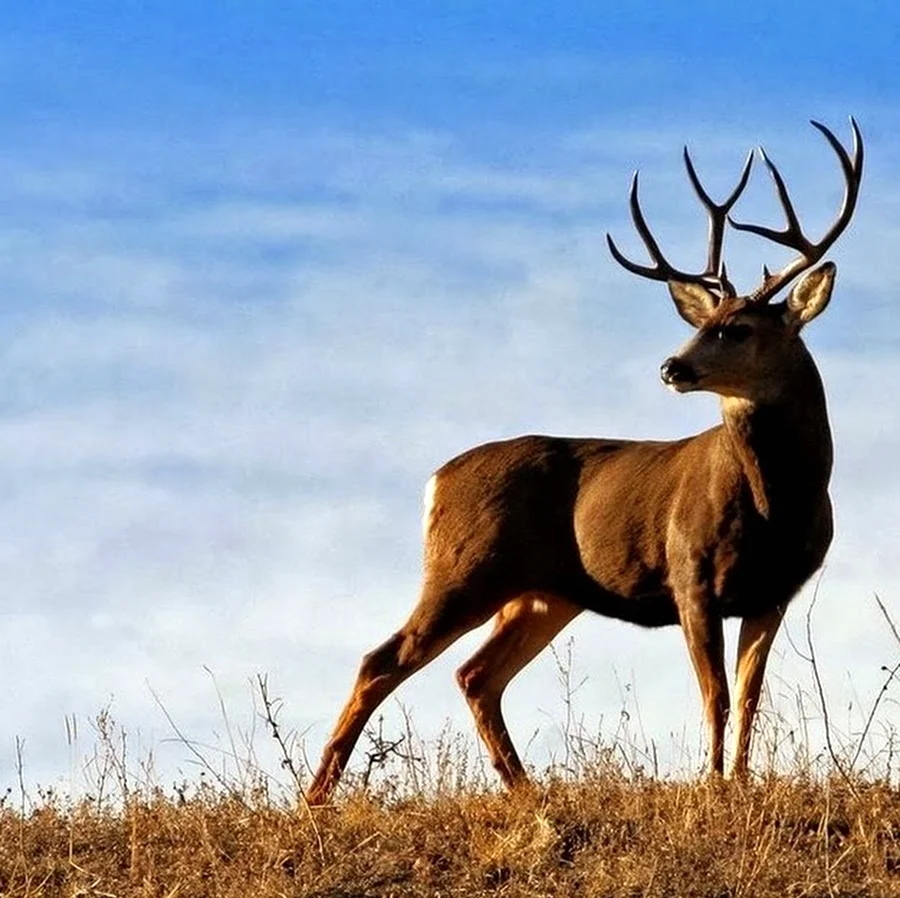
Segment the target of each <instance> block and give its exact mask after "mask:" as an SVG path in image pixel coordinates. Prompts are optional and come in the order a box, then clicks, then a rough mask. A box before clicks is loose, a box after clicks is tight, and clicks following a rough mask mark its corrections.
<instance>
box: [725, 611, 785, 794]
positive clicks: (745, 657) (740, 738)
mask: <svg viewBox="0 0 900 898" xmlns="http://www.w3.org/2000/svg"><path fill="white" fill-rule="evenodd" d="M783 616H784V607H779V608H775V609H774V610H772V611H770V612H768V614H763V615H761V616H760V617H752V618H749V617H748V618H746V619H745V620H744V621H743V622H742V623H741V635H740V640H739V642H738V651H737V676H736V683H735V702H734V710H735V716H736V717H737V721H736V727H735V731H734V759H733V760H732V762H731V771H730V775H731V776H733V777H744V776H746V775H747V768H748V762H749V759H750V737H751V735H752V733H753V718H754V716H755V715H756V709H757V706H758V705H759V694H760V692H761V690H762V684H763V675H764V674H765V671H766V659H767V658H768V657H769V649H770V648H771V647H772V642H773V641H774V639H775V634H776V633H777V632H778V627H779V626H780V624H781V619H782V617H783Z"/></svg>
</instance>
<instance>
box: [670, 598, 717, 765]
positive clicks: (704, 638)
mask: <svg viewBox="0 0 900 898" xmlns="http://www.w3.org/2000/svg"><path fill="white" fill-rule="evenodd" d="M681 628H682V630H683V631H684V637H685V639H686V641H687V647H688V653H689V654H690V656H691V662H692V663H693V665H694V671H695V672H696V674H697V679H698V681H699V682H700V693H701V695H702V698H703V710H704V713H705V715H706V725H707V729H708V732H709V766H708V769H709V773H710V774H711V775H721V774H722V772H723V769H724V760H725V721H726V720H727V718H728V679H727V677H726V675H725V639H724V635H723V632H722V620H721V618H719V617H716V616H714V615H711V614H710V613H709V612H708V611H707V610H706V609H705V608H704V609H702V610H700V609H698V610H691V611H688V612H687V613H685V612H682V614H681Z"/></svg>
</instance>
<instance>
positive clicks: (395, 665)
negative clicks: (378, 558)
mask: <svg viewBox="0 0 900 898" xmlns="http://www.w3.org/2000/svg"><path fill="white" fill-rule="evenodd" d="M502 603H503V600H502V598H501V599H499V600H497V601H495V602H493V603H491V602H485V601H478V600H477V599H476V598H475V597H474V596H472V595H471V594H469V593H467V592H465V591H463V590H447V589H439V588H435V587H432V586H430V585H429V584H428V583H426V584H425V587H424V588H423V590H422V595H421V597H420V599H419V603H418V605H417V606H416V607H415V609H414V610H413V612H412V614H411V615H410V618H409V620H408V621H407V622H406V623H405V624H404V625H403V626H402V627H401V628H400V629H399V630H398V631H397V632H396V633H395V634H394V635H393V636H391V638H390V639H388V640H387V641H386V642H384V643H382V644H381V645H380V646H378V648H376V649H374V650H373V651H371V652H369V654H367V655H366V656H365V657H364V658H363V660H362V664H361V665H360V668H359V673H358V674H357V677H356V683H355V684H354V686H353V691H352V692H351V693H350V698H349V700H348V701H347V704H346V705H345V706H344V710H343V712H342V713H341V716H340V717H339V718H338V722H337V724H336V725H335V728H334V731H333V732H332V735H331V739H330V740H329V741H328V744H327V745H326V746H325V750H324V752H323V753H322V760H321V762H320V763H319V768H318V770H317V771H316V774H315V776H314V777H313V780H312V783H311V784H310V786H309V789H308V790H307V793H306V800H307V801H308V802H309V804H311V805H320V804H324V803H325V802H326V801H327V800H328V796H329V795H330V794H331V792H332V790H333V789H334V787H335V786H336V785H337V783H338V780H339V779H340V777H341V773H342V772H343V770H344V767H345V766H346V764H347V761H348V759H349V757H350V754H351V752H352V751H353V747H354V746H355V745H356V742H357V740H358V739H359V737H360V734H361V733H362V731H363V728H364V727H365V725H366V723H367V721H368V720H369V718H370V717H371V716H372V714H373V712H374V711H375V709H376V708H377V707H378V706H379V705H380V704H381V703H382V702H383V701H384V700H385V699H386V698H387V697H388V696H389V695H390V694H391V693H392V692H393V691H394V690H395V689H396V688H397V687H398V686H399V685H400V684H401V683H402V682H403V681H404V680H406V679H407V678H408V677H410V676H412V674H414V673H415V672H416V671H417V670H419V669H420V668H422V667H424V666H425V665H426V664H428V663H429V661H433V660H434V659H435V658H436V657H437V656H438V655H440V653H441V652H443V651H444V649H446V648H447V647H448V646H450V645H451V644H452V643H453V642H455V641H456V640H457V639H459V637H460V636H462V635H463V634H464V633H467V632H468V631H469V630H472V629H474V628H475V627H477V626H479V625H481V624H483V623H484V622H485V621H486V620H488V619H489V618H490V617H491V615H492V614H493V613H494V612H495V611H496V610H497V608H498V606H499V605H501V604H502Z"/></svg>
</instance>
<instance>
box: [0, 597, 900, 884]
mask: <svg viewBox="0 0 900 898" xmlns="http://www.w3.org/2000/svg"><path fill="white" fill-rule="evenodd" d="M885 616H886V617H887V615H886V612H885ZM888 621H889V623H890V619H889V618H888ZM891 626H892V627H893V624H892V623H891ZM808 632H809V631H808ZM895 635H896V633H895ZM898 643H900V635H898ZM808 648H809V659H808V660H810V662H811V680H810V683H809V684H808V686H807V689H806V691H798V694H797V701H796V703H795V709H794V717H793V721H792V722H789V721H785V720H784V719H783V718H781V717H778V716H777V715H775V714H773V713H772V712H771V711H770V712H769V713H768V714H767V715H765V716H764V718H763V722H762V732H761V734H759V736H758V737H757V749H756V761H757V764H758V765H762V767H763V768H764V769H766V770H768V773H766V774H764V775H763V776H761V777H758V778H756V779H755V780H753V781H752V782H750V783H746V784H740V783H729V782H707V781H698V780H696V779H694V778H692V777H691V776H689V775H687V776H680V777H678V776H675V777H670V776H666V775H665V774H662V775H661V774H660V773H659V772H658V770H657V759H656V753H655V750H654V746H653V745H652V744H649V745H648V744H646V742H645V741H644V740H643V739H642V738H640V737H639V736H638V735H637V734H636V733H635V732H634V731H633V730H631V729H629V721H630V720H631V719H632V716H631V715H629V714H625V713H623V715H622V718H621V723H620V725H618V726H616V727H615V728H614V731H613V732H612V733H611V734H609V736H608V737H607V738H605V739H601V738H599V737H598V736H596V735H591V734H588V733H586V732H585V729H584V727H583V725H582V724H581V722H580V719H579V718H578V716H577V715H576V714H575V713H574V711H573V707H572V697H573V694H574V692H575V691H577V687H573V684H572V680H571V676H570V671H571V655H568V656H566V657H564V658H563V659H561V660H560V659H559V658H558V659H557V661H558V664H559V670H560V682H561V685H562V687H563V691H564V707H565V720H564V724H563V726H562V731H563V735H564V737H565V738H564V742H565V752H564V756H563V757H562V758H560V759H559V761H558V763H557V764H556V766H555V767H552V768H551V769H548V770H547V771H545V772H544V773H543V775H542V776H540V777H539V785H538V786H536V787H535V788H534V789H532V790H530V791H525V792H521V793H519V794H516V795H507V794H505V793H502V792H499V791H497V790H496V788H495V780H494V777H493V775H492V773H491V772H490V771H487V770H485V767H484V764H483V762H482V761H481V760H480V759H479V758H478V756H477V755H473V753H472V752H471V750H470V746H471V743H469V742H468V740H467V739H462V738H461V737H459V736H457V735H454V734H452V733H449V732H447V733H444V734H443V735H442V737H441V738H440V739H439V740H438V741H437V744H432V745H430V746H425V745H423V744H422V743H421V741H420V740H417V738H416V736H415V733H414V730H413V728H412V725H411V723H410V721H409V720H408V719H407V720H406V725H405V727H402V728H401V729H402V732H401V733H399V734H390V735H385V733H384V732H382V731H381V729H380V726H379V724H378V723H377V722H376V723H375V725H374V727H373V729H371V730H370V731H369V732H368V734H367V736H368V746H366V745H362V746H361V747H360V751H359V754H358V755H357V757H358V758H360V757H361V758H362V762H361V764H359V766H358V767H357V769H356V771H355V773H352V774H350V775H348V776H347V777H346V782H345V785H344V787H343V790H342V791H341V792H340V793H339V795H338V799H337V801H336V804H335V805H334V806H332V807H328V808H322V809H317V810H315V811H311V810H310V809H309V808H307V807H306V806H305V805H304V804H303V802H302V800H300V799H299V798H298V795H299V789H300V787H302V785H303V780H304V777H305V772H304V770H305V768H304V765H303V763H302V762H301V757H302V751H301V748H302V747H301V746H300V745H299V744H298V742H297V739H296V736H295V735H294V734H290V733H289V734H285V733H284V732H283V731H282V729H281V727H280V725H279V722H278V716H279V710H280V708H279V702H278V701H277V699H272V698H271V697H270V696H269V694H268V690H267V687H266V682H265V680H264V679H261V680H260V681H259V682H258V684H257V687H258V688H257V692H258V698H259V708H260V711H261V717H262V719H263V720H264V721H265V722H266V724H267V727H268V732H269V735H270V736H274V737H275V741H274V743H273V744H274V745H276V746H277V747H278V749H279V752H280V755H281V757H280V760H281V771H280V774H279V777H275V776H273V775H271V774H269V773H267V772H265V771H263V770H262V769H260V765H259V762H258V760H257V756H256V754H255V752H254V750H253V748H252V746H250V745H249V743H247V742H244V741H242V740H241V739H231V738H230V740H229V743H230V745H231V746H232V747H233V749H234V752H233V755H232V757H231V764H232V766H231V767H230V768H227V767H223V766H221V765H218V766H215V767H214V766H213V765H212V764H211V763H209V762H208V761H207V760H206V759H205V758H204V756H203V754H202V752H201V751H200V750H198V748H197V746H196V745H194V744H193V743H191V742H190V741H188V740H187V739H186V738H185V737H184V736H183V734H182V733H181V732H180V731H179V730H178V728H177V726H176V724H175V723H174V721H172V726H173V729H174V731H175V733H176V736H177V737H178V738H179V739H181V740H182V743H183V747H184V749H185V751H186V752H188V753H192V754H193V756H194V760H195V761H196V762H197V763H198V764H199V765H200V767H201V774H200V776H199V777H198V780H197V782H195V783H183V784H181V785H178V786H176V787H174V788H173V789H172V790H163V789H162V788H160V787H159V786H158V785H156V784H155V783H154V781H153V776H152V773H151V771H152V763H149V762H147V761H145V762H143V763H142V762H140V761H139V762H137V764H135V762H134V760H133V759H131V758H130V756H129V755H128V752H127V751H126V746H127V740H126V738H125V734H124V733H122V732H121V731H120V730H119V729H118V728H117V727H116V725H115V723H114V722H113V721H112V720H111V719H110V717H109V715H108V714H107V713H103V714H101V715H100V716H99V717H98V719H97V720H96V721H95V733H96V747H95V749H94V752H93V754H92V755H91V757H90V758H89V762H88V764H87V766H86V768H85V770H86V774H87V784H88V789H87V791H86V792H82V793H79V797H65V796H60V795H57V794H55V793H52V792H47V791H44V792H40V793H39V794H38V796H37V797H36V798H34V797H32V796H30V795H29V794H28V793H27V790H26V787H25V784H24V778H23V777H22V776H21V770H20V781H19V789H18V792H16V791H15V790H13V791H10V792H8V793H7V795H6V797H5V799H3V798H0V898H7V896H67V898H68V896H71V898H74V896H148V898H149V896H154V898H156V896H159V898H174V896H176V895H177V896H185V898H187V896H189V898H206V896H217V898H225V896H235V898H237V896H240V898H247V896H252V898H270V896H271V898H275V896H309V898H312V896H317V898H351V896H429V898H431V896H456V895H458V896H479V895H491V896H551V895H552V896H569V895H579V896H582V895H583V896H608V898H617V896H622V898H625V896H627V898H636V896H661V898H662V896H672V898H689V896H710V898H725V896H732V898H737V896H748V898H769V896H772V898H774V896H778V898H784V896H798V898H799V896H810V898H817V896H871V898H876V896H895V895H896V896H900V792H898V790H897V788H896V780H897V775H898V770H897V757H896V753H895V751H894V735H893V730H892V728H891V727H890V725H889V721H885V720H884V719H882V713H881V712H882V710H883V709H882V704H883V703H882V699H883V698H884V697H885V695H888V694H889V691H890V690H891V689H892V688H893V687H894V685H895V677H896V675H897V673H898V670H900V665H897V666H895V667H893V668H890V669H888V668H885V674H886V676H885V680H884V686H883V688H882V689H881V691H880V692H879V693H878V694H877V695H876V696H875V697H874V698H873V700H872V703H871V706H870V707H869V708H867V709H865V710H864V713H862V714H861V720H862V722H863V725H862V726H860V727H859V728H858V729H857V731H856V732H855V733H853V734H849V735H848V734H841V733H839V732H837V731H836V729H835V727H834V726H833V724H832V723H830V721H829V716H828V714H827V710H826V705H825V703H824V693H823V692H822V690H821V681H820V680H819V677H818V673H817V671H816V668H815V656H814V652H813V649H812V641H811V637H810V638H809V639H808ZM819 699H821V702H818V703H817V701H818V700H819ZM222 712H223V715H225V713H226V712H225V709H224V704H223V705H222ZM814 712H818V718H815V713H814ZM811 722H812V723H815V724H817V725H818V726H819V730H820V732H821V734H822V736H823V738H821V739H818V738H817V739H815V740H812V739H811V737H810V736H809V730H810V723H811ZM225 729H226V730H228V731H229V737H231V736H232V732H231V729H230V727H229V725H228V721H227V719H226V720H225ZM812 741H816V742H817V743H818V742H821V743H822V746H823V747H822V749H821V750H819V751H814V750H813V748H812ZM241 744H243V745H245V746H248V747H247V751H246V754H245V755H244V756H243V757H241V758H239V757H237V748H236V746H237V745H241ZM217 764H218V760H217ZM689 766H694V762H693V761H691V762H690V765H689ZM285 781H287V783H288V785H285Z"/></svg>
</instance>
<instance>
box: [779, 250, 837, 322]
mask: <svg viewBox="0 0 900 898" xmlns="http://www.w3.org/2000/svg"><path fill="white" fill-rule="evenodd" d="M836 272H837V266H836V265H835V264H834V262H826V263H825V264H824V265H820V266H819V267H818V268H814V269H813V270H812V271H810V272H807V273H806V274H805V275H804V276H803V278H802V279H801V280H800V281H799V282H798V283H797V285H796V286H795V287H794V289H793V290H791V292H790V295H789V296H788V298H787V302H786V303H785V309H784V321H785V324H787V325H789V326H791V327H794V328H796V329H797V330H798V331H799V330H800V328H801V327H803V325H804V324H807V323H808V322H810V321H812V320H813V318H815V317H816V315H818V314H819V313H821V312H824V311H825V306H827V305H828V300H829V299H831V290H832V288H833V287H834V275H835V273H836Z"/></svg>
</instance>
